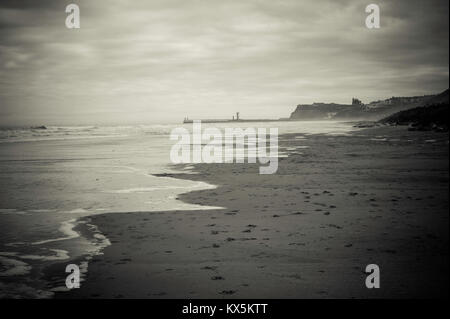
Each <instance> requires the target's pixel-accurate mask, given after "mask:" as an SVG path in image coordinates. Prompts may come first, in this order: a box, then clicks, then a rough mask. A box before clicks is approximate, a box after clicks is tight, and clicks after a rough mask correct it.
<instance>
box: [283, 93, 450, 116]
mask: <svg viewBox="0 0 450 319" xmlns="http://www.w3.org/2000/svg"><path fill="white" fill-rule="evenodd" d="M448 99H449V91H448V90H446V91H444V92H442V93H440V94H436V95H423V96H411V97H391V98H388V99H386V100H380V101H373V102H370V103H369V104H363V103H361V101H359V100H358V99H355V98H353V100H352V104H336V103H313V104H300V105H297V107H296V109H295V111H294V112H292V113H291V116H290V119H291V120H380V119H382V118H384V117H387V116H389V115H391V114H394V113H397V112H400V111H404V110H408V109H412V108H415V107H418V106H424V105H431V104H438V103H448Z"/></svg>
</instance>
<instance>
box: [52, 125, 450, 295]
mask: <svg viewBox="0 0 450 319" xmlns="http://www.w3.org/2000/svg"><path fill="white" fill-rule="evenodd" d="M304 137H305V136H304V135H301V134H290V135H284V136H280V142H279V143H280V151H287V152H288V153H289V156H288V157H287V158H281V159H280V162H279V169H278V172H277V174H275V175H259V174H258V166H257V165H254V164H233V165H230V164H196V165H189V166H192V171H193V172H195V173H196V174H186V173H182V172H183V170H181V169H183V168H184V167H183V166H182V165H180V166H179V168H180V173H179V174H174V175H172V176H173V177H175V178H180V179H189V180H198V181H205V182H208V183H211V184H214V185H217V186H218V188H216V189H208V190H202V191H194V192H190V193H185V194H182V195H181V196H179V200H181V201H183V202H186V203H192V204H201V205H210V206H218V207H225V209H217V210H202V211H176V212H149V213H142V212H139V213H133V212H129V213H115V214H103V215H97V216H91V217H88V218H87V219H88V221H89V223H91V224H95V225H97V226H98V228H99V230H100V231H101V232H102V233H103V234H104V235H105V236H106V237H107V238H108V239H109V240H110V242H111V245H110V246H109V247H107V248H106V249H104V251H103V252H104V255H98V256H96V257H94V258H93V259H92V260H91V262H90V263H89V271H88V274H87V277H86V280H85V281H83V282H82V283H81V288H80V289H76V290H72V291H70V292H61V293H58V294H57V295H56V297H57V298H380V297H381V298H406V297H413V298H417V297H419V298H433V297H443V298H444V297H448V265H449V264H448V225H449V224H448V222H449V219H448V190H449V184H448V177H449V175H448V151H449V146H448V139H449V138H448V134H445V133H444V134H443V133H433V132H409V131H407V130H406V128H405V127H382V128H372V129H366V130H361V131H359V132H356V133H354V134H352V135H349V136H330V135H308V136H306V138H304ZM372 263H374V264H377V265H378V266H379V267H380V270H381V288H380V289H367V288H366V287H365V278H366V274H365V273H364V269H365V267H366V265H368V264H372ZM66 264H67V263H64V264H60V265H55V266H53V268H52V269H48V270H47V275H48V276H50V275H51V274H52V273H64V270H63V269H64V267H65V265H66Z"/></svg>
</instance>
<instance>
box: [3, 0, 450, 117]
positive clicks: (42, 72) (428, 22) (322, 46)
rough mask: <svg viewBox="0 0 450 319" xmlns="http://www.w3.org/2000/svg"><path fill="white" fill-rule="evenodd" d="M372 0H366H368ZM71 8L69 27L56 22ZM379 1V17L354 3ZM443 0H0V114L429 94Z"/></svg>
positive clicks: (162, 113)
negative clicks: (370, 18)
mask: <svg viewBox="0 0 450 319" xmlns="http://www.w3.org/2000/svg"><path fill="white" fill-rule="evenodd" d="M371 1H373V2H371ZM70 3H75V4H77V5H79V7H80V21H81V28H80V29H68V28H66V26H65V20H66V17H67V13H66V12H65V7H66V5H68V4H70ZM370 3H375V4H378V5H379V7H380V21H381V22H380V24H381V26H380V28H379V29H368V28H366V26H365V19H366V17H367V15H368V14H367V13H366V12H365V7H366V6H367V5H368V4H370ZM448 6H449V1H448V0H431V1H419V0H396V1H393V0H386V1H376V2H375V0H370V1H369V0H367V1H361V0H314V1H305V0H280V1H273V0H227V1H224V0H135V1H126V0H108V1H106V0H96V1H92V0H87V1H83V0H71V1H63V0H59V1H56V0H47V1H46V0H42V1H35V0H22V1H17V0H2V1H0V125H1V126H20V125H57V124H60V125H83V124H88V125H94V124H111V125H117V124H119V125H120V124H146V123H177V122H180V121H182V120H183V118H184V117H185V116H189V117H190V118H231V116H232V115H233V114H234V113H235V112H238V111H239V112H240V114H241V118H280V117H288V116H289V115H290V113H291V112H292V111H293V110H294V109H295V106H296V105H297V104H307V103H313V102H336V103H351V99H352V97H357V98H359V99H361V100H362V101H363V102H366V103H368V102H370V101H373V100H378V99H385V98H388V97H391V96H411V95H424V94H433V93H439V92H441V91H443V90H445V89H447V88H448V86H449V64H448V61H449V42H448V28H449V25H448V12H449V8H448Z"/></svg>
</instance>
